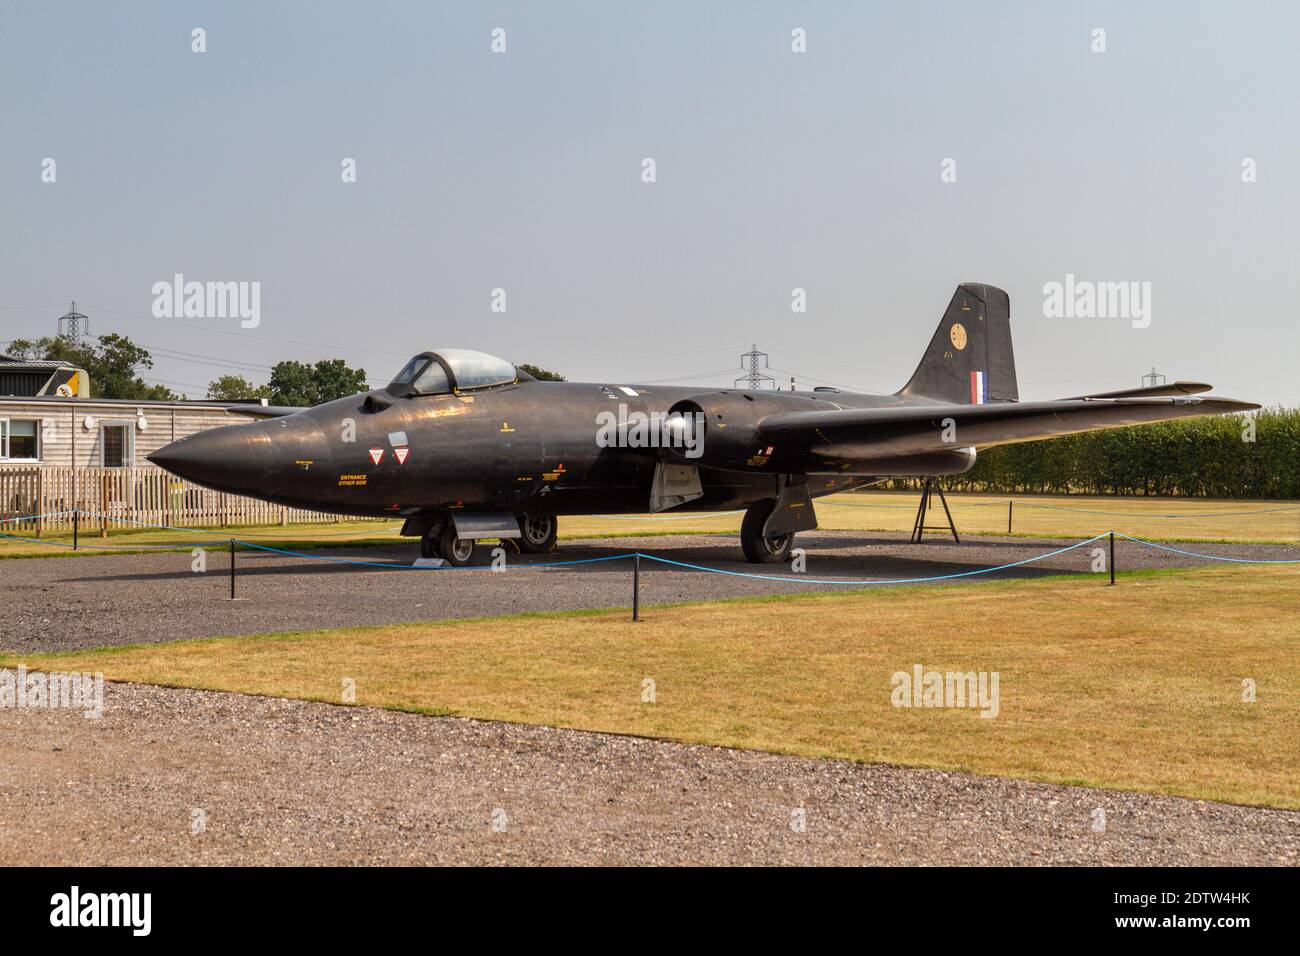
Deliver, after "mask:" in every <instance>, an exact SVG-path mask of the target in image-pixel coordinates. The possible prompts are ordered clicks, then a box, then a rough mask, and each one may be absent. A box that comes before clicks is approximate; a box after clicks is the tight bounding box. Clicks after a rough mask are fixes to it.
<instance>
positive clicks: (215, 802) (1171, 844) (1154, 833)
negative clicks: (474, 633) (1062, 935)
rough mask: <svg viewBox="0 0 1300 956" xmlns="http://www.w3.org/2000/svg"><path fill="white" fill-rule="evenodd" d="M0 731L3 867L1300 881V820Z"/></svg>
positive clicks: (841, 781)
mask: <svg viewBox="0 0 1300 956" xmlns="http://www.w3.org/2000/svg"><path fill="white" fill-rule="evenodd" d="M0 729H2V730H3V732H2V733H0V865H30V864H108V865H114V864H192V863H201V864H296V863H311V864H399V863H400V864H428V863H433V864H496V863H510V864H538V863H553V864H561V863H582V864H1067V863H1072V864H1151V865H1184V864H1186V865H1191V864H1197V865H1206V864H1225V865H1256V864H1265V865H1296V864H1297V863H1300V813H1294V812H1287V811H1280V810H1264V809H1257V808H1248V807H1237V806H1230V805H1225V804H1216V803H1204V802H1200V801H1193V800H1182V799H1177V798H1172V797H1156V796H1147V795H1142V794H1135V793H1123V792H1116V791H1110V790H1092V789H1087V788H1079V787H1062V786H1052V785H1046V784H1034V783H1024V782H1018V781H1014V780H1005V779H999V778H992V777H975V776H968V775H964V774H956V773H941V772H937V771H928V770H912V769H903V768H897V767H889V766H881V765H862V764H854V763H847V762H843V761H834V760H809V759H804V758H799V757H786V756H777V755H772V754H763V753H754V752H746V751H735V750H725V749H719V748H712V747H700V746H688V745H683V744H676V743H667V742H662V741H655V740H646V739H641V738H635V737H622V736H617V735H611V734H594V733H587V732H581V731H572V730H556V729H550V728H545V727H528V726H521V725H515V724H502V723H495V722H486V721H471V720H462V719H454V718H441V717H424V716H420V715H415V714H401V713H394V712H390V711H383V710H373V709H369V708H360V707H338V706H331V705H328V704H317V703H310V702H304V701H290V700H280V699H274V698H260V697H250V696H245V695H240V694H224V693H214V692H209V691H193V690H178V689H171V688H161V687H152V686H148V685H137V684H110V685H108V686H107V687H106V688H105V713H104V716H103V717H102V718H101V719H99V720H87V719H85V718H83V717H82V716H81V715H80V714H79V713H76V712H70V711H51V710H12V709H6V710H0ZM1097 808H1104V810H1105V819H1106V829H1105V832H1101V833H1098V832H1094V831H1093V829H1092V824H1093V820H1094V819H1095V817H1094V811H1095V810H1096V809H1097ZM800 809H802V811H803V818H804V822H805V829H804V831H803V832H796V830H795V828H794V827H793V826H792V823H795V822H796V820H797V815H796V811H798V810H800ZM196 811H198V812H200V813H201V814H202V820H203V822H204V827H203V829H202V832H199V833H194V832H192V830H193V829H194V827H195V821H196V820H197V819H199V816H198V813H196ZM494 819H495V820H497V821H498V824H499V825H503V826H504V830H497V831H494V829H493V821H494Z"/></svg>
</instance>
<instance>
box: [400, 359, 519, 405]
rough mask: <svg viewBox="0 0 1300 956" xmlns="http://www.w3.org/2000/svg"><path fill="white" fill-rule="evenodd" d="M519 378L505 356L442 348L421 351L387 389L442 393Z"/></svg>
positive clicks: (417, 392) (505, 383) (419, 392)
mask: <svg viewBox="0 0 1300 956" xmlns="http://www.w3.org/2000/svg"><path fill="white" fill-rule="evenodd" d="M518 379H519V373H518V372H517V371H516V370H515V367H514V365H513V364H511V363H510V362H507V361H506V360H505V359H499V358H497V357H496V356H495V355H488V354H487V353H485V352H474V351H471V350H469V349H439V350H437V351H436V352H421V353H420V354H419V355H417V356H416V357H415V358H413V359H411V361H409V362H407V363H406V365H405V366H403V368H402V370H401V371H400V372H398V373H397V377H396V378H394V379H393V380H392V381H391V382H389V383H388V393H389V394H390V395H393V396H401V395H441V394H445V393H447V392H451V391H464V390H465V389H470V388H487V387H488V386H490V385H508V384H510V383H511V382H514V381H517V380H518Z"/></svg>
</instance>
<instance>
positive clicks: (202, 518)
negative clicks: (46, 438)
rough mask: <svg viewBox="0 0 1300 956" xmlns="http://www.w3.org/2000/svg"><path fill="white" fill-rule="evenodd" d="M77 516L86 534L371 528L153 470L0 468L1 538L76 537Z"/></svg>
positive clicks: (148, 468)
mask: <svg viewBox="0 0 1300 956" xmlns="http://www.w3.org/2000/svg"><path fill="white" fill-rule="evenodd" d="M74 509H80V510H81V511H82V512H83V513H82V515H81V527H82V529H83V530H101V531H104V532H108V531H109V530H111V529H113V528H130V527H138V526H139V525H140V524H141V523H143V524H153V525H168V526H170V527H176V528H200V527H207V528H212V527H226V526H230V525H277V524H278V525H287V524H299V523H303V522H318V521H357V520H363V521H364V520H371V519H364V518H362V519H357V518H346V517H341V516H339V515H332V514H325V513H323V512H319V511H304V510H302V509H299V508H285V507H283V506H281V505H273V504H269V503H268V502H265V501H257V500H255V499H253V498H245V497H243V496H242V495H228V494H224V493H222V492H219V491H209V490H208V489H206V488H200V487H198V486H197V485H192V484H190V483H189V482H188V481H184V480H182V479H180V478H177V477H175V476H174V475H170V474H168V473H167V472H165V471H163V470H161V469H159V468H154V467H152V466H141V467H137V468H75V469H74V468H72V467H70V466H67V465H47V466H43V467H0V520H3V519H10V520H7V521H5V523H4V524H3V525H0V530H23V531H31V530H35V531H36V532H37V533H38V534H39V533H41V532H43V531H46V530H51V531H66V530H71V528H72V515H71V514H68V513H66V512H71V511H72V510H74ZM60 512H65V513H62V514H60ZM86 512H92V513H93V516H92V515H89V514H87V513H86ZM14 518H29V520H25V521H13V520H12V519H14Z"/></svg>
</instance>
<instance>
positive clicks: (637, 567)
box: [632, 551, 641, 621]
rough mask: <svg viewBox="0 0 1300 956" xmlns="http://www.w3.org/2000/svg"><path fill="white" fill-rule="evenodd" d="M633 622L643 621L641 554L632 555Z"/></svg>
mask: <svg viewBox="0 0 1300 956" xmlns="http://www.w3.org/2000/svg"><path fill="white" fill-rule="evenodd" d="M632 620H634V621H639V620H641V552H640V551H638V552H637V553H636V554H634V555H632Z"/></svg>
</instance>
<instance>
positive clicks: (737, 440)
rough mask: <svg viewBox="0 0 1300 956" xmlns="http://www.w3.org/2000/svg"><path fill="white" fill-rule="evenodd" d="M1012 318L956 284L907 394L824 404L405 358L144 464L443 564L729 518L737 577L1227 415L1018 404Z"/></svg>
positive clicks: (1138, 399)
mask: <svg viewBox="0 0 1300 956" xmlns="http://www.w3.org/2000/svg"><path fill="white" fill-rule="evenodd" d="M1010 311H1011V310H1010V302H1009V299H1008V297H1007V294H1006V293H1005V292H1003V291H1002V290H1001V289H996V288H994V287H993V286H989V285H983V284H980V283H964V284H962V285H960V286H958V287H957V291H956V293H955V294H954V295H953V297H952V301H951V302H950V303H949V304H948V309H947V311H946V312H945V313H944V315H943V319H942V321H940V323H939V327H938V329H937V330H936V331H935V333H934V337H933V338H932V339H931V341H930V345H929V347H928V348H927V349H926V351H925V354H924V356H923V357H922V358H921V362H920V364H919V365H918V366H917V369H916V372H915V374H913V376H912V378H911V381H909V382H908V383H907V384H906V385H904V386H903V388H901V389H900V390H899V391H898V392H896V393H895V394H893V395H862V394H855V393H852V392H848V391H841V390H839V389H834V388H816V389H814V390H813V391H810V392H800V391H789V392H783V391H767V390H750V389H744V388H718V389H713V388H704V389H701V388H689V387H683V386H663V385H636V384H619V383H615V382H606V383H590V384H581V383H573V382H543V381H538V380H536V379H534V378H533V377H531V376H530V375H528V374H527V373H525V372H523V371H521V370H520V369H518V368H516V367H515V366H514V365H512V364H511V363H510V362H507V361H505V360H503V359H499V358H495V357H493V356H491V355H486V354H483V353H481V352H474V351H469V350H464V349H439V350H436V351H431V352H423V353H421V354H420V355H417V356H415V357H414V358H413V359H411V360H410V361H409V362H408V363H407V364H406V366H405V367H404V368H403V369H402V370H401V371H400V372H399V373H398V375H397V377H396V378H394V379H393V381H392V382H391V383H389V385H388V386H387V387H385V388H382V389H376V390H374V391H370V392H364V393H361V394H358V395H352V396H349V397H347V398H341V399H337V400H335V401H332V402H327V403H325V404H323V405H318V406H315V407H313V408H307V409H291V408H267V409H261V410H260V411H262V412H263V413H265V415H266V416H267V417H265V418H263V419H262V420H259V421H256V422H252V423H248V424H242V425H230V426H226V427H222V428H214V429H211V430H209V431H203V432H199V433H197V434H194V435H191V436H189V437H187V438H182V439H181V440H179V441H176V442H173V443H172V444H170V445H167V446H166V447H164V448H162V449H160V450H158V451H156V452H154V453H153V454H152V455H149V459H150V460H151V461H153V462H154V463H155V464H158V465H160V466H161V467H163V468H165V469H167V470H168V471H170V472H172V473H174V474H176V475H179V476H180V477H182V478H185V479H188V480H190V481H193V482H196V483H198V484H200V485H204V486H206V487H208V488H213V489H216V490H219V491H224V492H230V493H233V494H240V495H248V496H250V497H253V498H259V499H262V500H264V501H270V502H274V503H277V504H281V505H286V506H289V507H293V508H307V509H311V510H316V511H324V512H332V513H336V514H345V515H357V516H374V517H402V518H404V519H405V525H404V526H403V528H402V534H403V535H407V536H412V537H418V538H420V540H421V554H422V555H423V556H425V557H435V556H437V557H441V558H444V559H445V560H446V561H448V562H449V563H451V564H453V565H463V564H468V563H470V562H471V561H473V560H474V555H475V542H476V541H479V540H482V539H485V538H496V539H502V540H504V541H509V542H511V543H512V544H513V545H514V546H515V547H516V548H518V549H519V550H520V551H522V552H526V553H542V552H547V551H551V550H553V549H554V548H555V542H556V530H557V519H558V518H559V517H560V516H563V515H591V514H634V513H637V514H645V513H650V514H661V513H682V512H709V511H732V510H738V509H744V510H745V517H744V521H743V523H742V526H741V533H740V543H741V547H742V549H743V550H744V553H745V556H746V558H748V559H749V560H750V561H753V562H778V561H784V560H787V559H788V558H789V556H790V552H791V548H792V545H793V540H794V535H795V533H796V532H799V531H807V530H810V529H813V528H816V527H817V518H816V514H815V506H814V501H815V499H816V498H818V497H820V496H822V495H827V494H831V493H833V492H839V491H845V490H847V489H851V488H856V487H860V486H862V485H866V484H871V483H873V482H877V481H879V480H881V479H885V478H891V477H918V478H937V477H942V476H950V475H957V474H961V473H963V472H965V471H968V470H969V469H970V468H971V467H972V466H973V465H974V464H975V457H976V455H977V454H978V453H979V451H980V450H981V449H984V448H988V447H991V446H994V445H1002V444H1009V443H1013V442H1023V441H1035V440H1039V439H1044V438H1053V437H1055V436H1058V435H1069V434H1074V433H1076V432H1084V431H1092V430H1095V429H1102V428H1119V427H1124V426H1129V425H1140V424H1145V423H1149V422H1159V421H1167V420H1170V419H1176V418H1188V417H1191V416H1195V415H1215V414H1222V413H1227V412H1242V411H1248V410H1250V409H1254V408H1258V407H1259V406H1258V405H1255V404H1253V403H1250V402H1243V401H1237V400H1234V399H1229V398H1217V397H1212V396H1205V395H1202V394H1201V393H1203V392H1207V391H1209V390H1210V386H1209V385H1205V384H1201V383H1196V382H1182V381H1180V382H1174V383H1172V384H1168V385H1158V386H1153V387H1150V388H1135V389H1126V390H1122V391H1115V392H1104V393H1101V394H1094V395H1080V396H1074V397H1071V398H1063V399H1059V400H1056V401H1046V402H1021V401H1019V392H1018V389H1017V386H1016V368H1015V358H1014V356H1013V353H1012V347H1011V324H1010Z"/></svg>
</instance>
